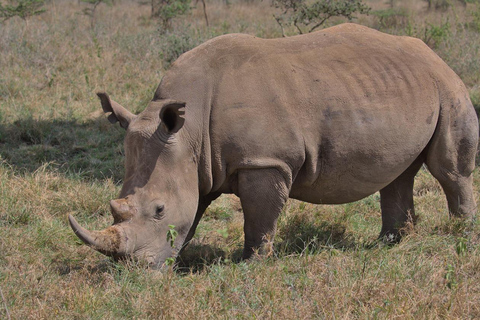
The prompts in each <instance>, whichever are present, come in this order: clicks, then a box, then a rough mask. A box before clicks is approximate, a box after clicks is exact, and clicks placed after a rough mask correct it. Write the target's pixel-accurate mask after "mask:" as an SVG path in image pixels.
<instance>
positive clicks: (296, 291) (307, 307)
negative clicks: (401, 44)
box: [0, 0, 480, 319]
mask: <svg viewBox="0 0 480 320" xmlns="http://www.w3.org/2000/svg"><path fill="white" fill-rule="evenodd" d="M440 2H441V1H440ZM367 3H368V5H370V6H371V7H372V8H373V10H372V12H371V13H370V15H368V16H364V15H361V16H358V19H356V22H359V23H362V24H364V25H368V26H372V27H374V28H377V29H380V30H382V31H386V32H389V33H393V34H408V35H413V36H417V37H420V38H422V39H423V40H424V41H425V42H427V43H428V44H429V45H430V46H431V47H432V48H434V49H435V51H436V52H437V53H438V54H439V55H440V56H441V57H442V58H443V59H444V60H446V61H447V63H448V64H449V65H450V66H451V67H452V68H453V69H454V70H455V71H456V72H457V73H458V74H459V75H460V77H461V78H462V79H463V80H464V82H465V83H466V85H467V87H468V88H469V91H470V94H471V97H472V100H473V101H474V104H475V105H476V106H480V87H479V84H480V62H479V58H480V54H479V50H480V4H475V3H468V4H467V6H466V7H465V6H464V5H463V4H461V3H460V2H455V1H453V0H452V1H451V2H450V3H451V4H453V6H450V7H448V8H438V9H434V8H432V9H431V10H427V2H425V1H413V0H412V1H393V0H392V1H388V3H386V2H385V1H384V0H377V1H375V0H371V1H367ZM86 6H87V4H85V3H83V2H77V1H62V0H52V1H49V2H48V3H47V4H46V5H45V9H47V11H46V12H44V13H43V14H41V15H39V16H36V17H32V18H31V19H29V21H28V24H27V23H25V22H24V21H23V20H21V19H18V18H13V19H10V20H8V21H6V22H4V23H2V24H0V70H1V71H0V208H1V209H0V294H1V295H0V318H2V319H8V318H11V319H27V318H31V319H52V318H60V319H130V318H137V319H147V318H151V319H156V318H167V319H171V318H172V319H173V318H183V319H195V318H197V319H200V318H242V319H253V318H255V319H257V318H259V319H265V318H272V319H301V318H302V319H310V318H361V319H367V318H368V319H370V318H381V319H382V318H406V319H413V318H427V319H432V318H479V317H480V237H479V231H480V226H479V224H478V223H474V224H473V226H472V225H468V224H465V223H463V222H461V221H458V220H455V219H449V218H448V213H447V209H446V201H445V198H444V194H443V192H442V190H441V188H440V186H439V184H438V183H437V182H436V181H435V180H434V179H433V178H432V177H431V175H430V174H429V173H428V172H427V171H426V169H422V170H421V172H420V173H419V174H418V177H417V180H416V183H415V196H416V197H415V204H416V208H417V213H418V215H419V221H418V224H417V226H416V227H415V228H414V229H413V228H410V229H409V230H407V236H406V237H405V238H404V240H403V241H402V242H401V243H400V244H398V245H395V246H387V245H384V244H382V243H379V242H376V237H377V235H378V233H379V230H380V226H381V219H380V206H379V195H378V194H374V195H372V196H370V197H368V198H366V199H364V200H362V201H359V202H356V203H352V204H347V205H341V206H315V205H311V204H307V203H301V202H298V201H289V202H288V204H287V205H286V207H285V210H284V213H283V215H282V217H281V219H280V221H279V228H278V234H277V237H276V246H275V252H274V254H273V255H271V256H270V257H266V258H262V259H257V260H253V261H250V262H248V263H245V262H238V256H239V254H240V252H241V248H242V245H243V231H242V213H241V208H240V205H239V201H238V199H236V198H235V197H234V196H223V197H222V198H220V199H219V200H217V201H216V202H215V203H214V204H213V205H212V206H211V207H210V208H209V209H208V211H207V213H206V215H205V217H204V219H203V220H202V222H201V223H200V226H199V228H198V231H197V234H196V236H195V239H194V241H193V243H192V244H191V245H190V247H189V248H188V249H187V251H186V252H185V254H184V255H183V257H182V259H181V261H180V263H179V267H178V269H177V270H176V271H172V270H170V271H165V272H158V271H151V270H148V269H145V268H144V266H141V265H135V264H134V263H114V262H112V261H111V260H109V259H108V258H106V257H104V256H103V255H101V254H99V253H96V252H94V251H93V250H91V249H89V248H88V247H86V246H85V245H82V244H81V242H80V240H78V239H77V238H76V236H75V235H74V234H73V232H72V231H71V229H70V228H69V226H68V223H67V219H66V215H67V214H68V213H71V214H73V215H75V216H76V217H77V219H78V220H79V221H80V222H81V223H82V224H83V225H85V226H86V227H87V228H90V229H101V228H104V227H106V226H107V225H109V224H110V223H111V221H112V219H111V215H110V213H109V205H108V202H109V200H110V199H112V198H115V197H116V195H117V194H118V192H119V188H120V185H121V179H122V172H123V166H122V161H123V156H122V154H123V149H122V138H123V134H124V132H123V130H122V129H120V128H118V126H111V125H110V124H109V123H108V121H107V120H106V119H105V118H104V116H103V113H102V112H101V111H100V104H99V101H98V100H97V98H96V95H95V92H96V91H98V90H106V91H107V92H109V93H110V94H111V96H112V97H114V99H116V100H117V101H119V102H121V103H122V104H123V105H125V106H127V107H128V108H129V109H130V110H132V111H135V112H138V111H141V110H142V108H144V107H145V106H146V103H147V102H148V101H149V99H150V98H151V97H152V96H153V91H154V89H155V87H156V86H157V84H158V82H159V80H160V78H161V77H162V75H163V74H164V72H165V70H166V69H167V68H168V66H169V63H171V61H172V60H174V59H175V57H176V56H177V55H178V54H179V53H181V52H183V51H184V50H186V49H189V48H191V47H192V46H194V45H196V44H199V43H201V42H203V41H205V40H206V39H208V38H211V37H213V36H215V35H220V34H224V33H232V32H244V33H249V34H253V35H257V36H261V37H267V38H271V37H279V36H281V29H280V28H279V26H278V24H277V23H276V21H275V19H274V18H273V16H272V15H273V13H274V11H275V10H274V8H272V7H271V6H270V2H268V1H266V0H265V1H263V2H261V1H240V0H230V1H229V4H228V5H227V4H225V2H224V1H220V0H207V12H208V19H209V22H210V26H209V27H206V25H205V21H204V18H203V11H202V10H201V5H200V3H199V4H198V8H194V9H193V11H192V12H191V13H190V14H188V15H187V16H184V17H181V18H179V19H176V20H175V21H174V22H173V29H172V30H171V31H168V32H166V33H165V32H160V31H161V30H159V29H158V26H159V24H158V22H157V21H156V20H152V19H150V7H149V6H148V5H145V4H140V3H138V2H134V1H127V0H116V1H115V2H114V4H113V5H112V6H106V5H104V4H101V5H99V6H98V7H97V10H96V12H95V16H94V20H92V18H91V17H89V16H86V15H84V14H82V10H83V9H84V8H85V7H86ZM342 21H343V20H342V19H333V20H331V21H330V24H333V23H339V22H342ZM286 32H287V34H293V32H294V29H287V30H286ZM479 183H480V176H479V171H478V169H477V170H476V172H475V189H476V190H477V195H478V190H479ZM477 202H479V203H480V199H478V197H477Z"/></svg>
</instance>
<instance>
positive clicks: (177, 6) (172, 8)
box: [151, 0, 190, 32]
mask: <svg viewBox="0 0 480 320" xmlns="http://www.w3.org/2000/svg"><path fill="white" fill-rule="evenodd" d="M151 8H152V12H151V16H152V18H156V19H159V20H160V24H161V26H160V31H162V32H166V31H167V30H171V28H172V24H171V23H172V19H173V18H175V17H177V16H180V15H183V14H186V13H187V12H188V11H190V0H152V2H151Z"/></svg>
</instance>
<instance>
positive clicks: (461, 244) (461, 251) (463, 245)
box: [455, 237, 468, 256]
mask: <svg viewBox="0 0 480 320" xmlns="http://www.w3.org/2000/svg"><path fill="white" fill-rule="evenodd" d="M467 242H468V239H465V238H463V237H460V238H459V239H458V241H457V244H456V245H455V249H456V250H457V254H458V255H459V256H465V255H466V254H467V250H468V248H467Z"/></svg>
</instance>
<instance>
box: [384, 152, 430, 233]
mask: <svg viewBox="0 0 480 320" xmlns="http://www.w3.org/2000/svg"><path fill="white" fill-rule="evenodd" d="M423 161H424V156H423V154H422V155H420V156H419V157H418V158H417V159H416V160H415V161H414V162H413V163H412V164H411V165H410V167H409V168H408V169H407V170H405V171H404V172H403V173H402V174H401V175H400V176H399V177H397V178H396V179H395V180H394V181H392V182H391V183H390V184H389V185H387V186H386V187H385V188H383V189H382V190H380V205H381V210H382V230H381V231H380V238H381V239H384V240H386V241H387V242H397V241H399V240H400V237H401V231H402V228H404V227H405V226H406V224H407V222H409V221H411V222H412V223H414V222H415V209H414V207H413V183H414V178H415V175H416V174H417V172H418V170H420V168H421V166H422V164H423Z"/></svg>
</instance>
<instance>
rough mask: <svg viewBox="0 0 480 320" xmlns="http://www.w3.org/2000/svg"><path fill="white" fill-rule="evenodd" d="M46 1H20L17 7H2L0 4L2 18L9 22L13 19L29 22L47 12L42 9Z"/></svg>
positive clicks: (0, 16)
mask: <svg viewBox="0 0 480 320" xmlns="http://www.w3.org/2000/svg"><path fill="white" fill-rule="evenodd" d="M44 4H45V0H19V1H18V2H17V5H8V4H7V5H2V4H1V3H0V18H3V20H4V21H5V20H8V19H10V18H13V17H20V18H22V19H23V20H25V21H27V19H28V18H30V17H32V16H36V15H39V14H41V13H43V12H45V9H42V7H43V5H44Z"/></svg>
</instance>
